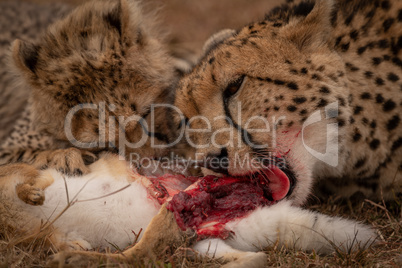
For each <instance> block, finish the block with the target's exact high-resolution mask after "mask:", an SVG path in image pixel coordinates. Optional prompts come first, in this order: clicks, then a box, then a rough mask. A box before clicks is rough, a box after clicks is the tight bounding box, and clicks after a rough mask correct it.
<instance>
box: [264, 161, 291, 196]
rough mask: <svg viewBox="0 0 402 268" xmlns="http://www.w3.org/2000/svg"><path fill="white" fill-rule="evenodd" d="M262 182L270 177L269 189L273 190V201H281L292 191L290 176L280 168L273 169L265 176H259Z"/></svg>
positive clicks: (266, 172)
mask: <svg viewBox="0 0 402 268" xmlns="http://www.w3.org/2000/svg"><path fill="white" fill-rule="evenodd" d="M261 176H262V177H263V178H260V180H262V181H263V180H264V179H265V177H268V180H269V188H270V190H271V194H272V199H273V200H275V201H279V200H281V199H283V198H285V196H286V195H287V194H288V192H289V189H290V181H289V178H288V176H286V174H285V173H284V172H283V171H282V170H281V169H280V168H278V167H275V166H274V167H272V168H271V169H269V170H267V171H265V174H264V175H259V177H261Z"/></svg>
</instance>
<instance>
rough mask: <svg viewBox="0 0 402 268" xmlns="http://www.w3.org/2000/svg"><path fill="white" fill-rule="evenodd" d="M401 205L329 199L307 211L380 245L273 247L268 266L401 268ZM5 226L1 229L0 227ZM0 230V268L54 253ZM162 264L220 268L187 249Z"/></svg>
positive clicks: (36, 262)
mask: <svg viewBox="0 0 402 268" xmlns="http://www.w3.org/2000/svg"><path fill="white" fill-rule="evenodd" d="M401 201H402V200H400V199H399V200H396V201H395V202H392V203H388V204H385V203H384V202H380V203H374V202H371V201H368V200H366V201H364V202H362V203H360V204H359V205H351V204H350V203H345V204H341V205H340V203H342V202H340V201H339V200H334V199H329V200H328V201H327V202H326V203H321V204H317V203H316V204H311V205H309V206H308V207H309V208H310V209H313V210H317V211H320V212H322V213H325V214H327V215H332V216H335V215H342V216H344V217H348V218H352V219H356V220H359V221H362V222H365V223H367V224H369V225H371V226H373V227H374V228H376V230H377V231H378V236H379V243H378V244H377V245H374V246H371V247H370V248H369V249H367V250H360V251H356V252H343V251H340V250H337V251H336V252H335V253H334V254H331V255H329V256H321V255H317V254H315V253H314V252H311V253H306V252H301V251H294V250H288V249H286V248H280V247H278V246H273V247H271V248H268V249H266V254H267V260H268V266H270V267H271V266H275V267H276V266H282V267H325V266H331V267H333V266H338V267H339V266H353V267H401V266H402V229H401V227H402V225H401V224H402V214H401V204H402V203H401ZM1 226H4V225H1ZM1 228H2V229H1V230H0V238H1V240H0V267H33V266H35V267H44V266H46V260H47V258H48V257H49V255H51V254H53V253H54V252H53V251H52V250H51V249H48V248H46V246H45V245H44V243H43V239H37V240H36V241H34V242H32V243H30V244H25V245H23V244H18V245H15V246H10V242H12V241H14V239H15V234H14V233H13V232H12V231H10V230H4V227H1ZM161 256H162V258H161V260H160V261H158V262H156V263H154V264H153V265H151V266H155V267H166V268H167V267H219V266H220V265H221V264H222V260H217V259H208V258H205V257H197V256H196V255H195V253H194V252H193V251H192V250H191V249H189V248H179V249H177V250H175V251H174V252H169V251H168V250H167V252H164V253H161ZM106 266H107V267H109V266H111V267H138V266H144V267H149V265H144V264H143V263H142V262H141V261H140V262H136V263H135V264H133V263H115V262H114V261H113V260H107V261H106V262H105V261H102V260H94V261H93V262H91V263H88V267H106Z"/></svg>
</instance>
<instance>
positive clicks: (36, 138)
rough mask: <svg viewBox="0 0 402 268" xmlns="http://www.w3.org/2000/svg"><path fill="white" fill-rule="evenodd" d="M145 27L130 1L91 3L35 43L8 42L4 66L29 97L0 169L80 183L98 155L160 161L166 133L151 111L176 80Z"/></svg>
mask: <svg viewBox="0 0 402 268" xmlns="http://www.w3.org/2000/svg"><path fill="white" fill-rule="evenodd" d="M153 20H154V17H152V16H147V15H143V14H142V12H141V8H140V6H139V4H138V3H137V2H136V1H130V0H101V1H91V2H87V3H85V4H83V5H81V6H79V7H77V8H76V9H75V10H74V11H72V12H71V13H70V14H69V15H67V16H66V17H65V18H63V19H61V20H60V21H57V22H56V23H54V24H53V25H51V26H50V27H49V28H48V30H47V31H46V33H45V34H44V35H43V36H42V38H41V39H40V41H38V42H36V43H30V42H27V41H22V40H16V41H15V42H14V43H13V45H12V59H13V62H14V65H15V68H16V72H17V73H19V74H20V76H21V79H22V80H23V81H24V82H25V83H26V84H27V86H29V87H30V88H31V97H30V100H29V107H28V108H27V111H26V112H25V114H24V119H22V120H20V121H19V122H18V123H17V126H16V128H15V132H14V133H13V134H12V135H11V137H10V138H9V139H8V140H6V141H5V142H4V143H3V145H2V147H1V150H0V164H5V163H12V162H24V163H29V164H32V165H34V166H35V167H37V168H45V167H55V168H57V169H59V170H60V171H62V172H65V173H67V174H70V175H72V174H75V175H80V174H83V173H87V172H88V171H89V169H88V168H87V166H86V163H90V162H93V161H94V160H95V159H96V153H97V152H98V151H102V150H111V151H120V153H121V154H123V155H124V156H129V155H130V153H137V154H139V155H141V156H147V157H159V156H162V155H164V154H165V152H166V150H165V149H163V148H162V147H163V145H166V144H168V143H169V142H170V141H171V140H174V138H173V136H174V134H173V133H174V131H171V129H170V124H169V121H170V118H169V116H168V113H167V111H166V109H165V108H163V107H156V108H155V104H157V105H159V106H162V104H169V103H172V102H173V97H174V90H173V89H174V85H175V83H176V80H177V73H176V72H175V66H174V63H173V61H172V59H171V58H170V56H169V55H168V53H167V52H166V49H165V46H164V45H163V43H162V41H161V39H162V36H161V34H160V33H158V32H157V31H156V30H155V27H154V25H153V24H154V21H153ZM151 145H152V146H151Z"/></svg>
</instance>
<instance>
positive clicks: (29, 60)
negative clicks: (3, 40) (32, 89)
mask: <svg viewBox="0 0 402 268" xmlns="http://www.w3.org/2000/svg"><path fill="white" fill-rule="evenodd" d="M11 50H12V57H13V60H14V63H15V65H16V66H17V68H18V69H19V70H21V71H22V72H23V73H24V74H28V75H32V74H34V73H35V71H36V67H37V64H38V58H39V46H37V45H35V44H32V43H30V42H26V41H22V40H19V39H17V40H15V41H14V42H13V44H12V48H11Z"/></svg>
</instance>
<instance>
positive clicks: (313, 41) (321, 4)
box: [283, 0, 334, 51]
mask: <svg viewBox="0 0 402 268" xmlns="http://www.w3.org/2000/svg"><path fill="white" fill-rule="evenodd" d="M333 8H334V1H333V0H317V1H316V3H315V5H314V8H313V9H312V10H311V12H310V13H309V14H308V15H307V16H306V17H305V18H303V19H302V20H298V21H293V22H290V23H289V24H288V25H286V26H285V27H284V28H283V33H284V34H285V36H286V37H287V38H288V39H289V40H291V41H292V42H293V43H295V44H296V45H297V47H298V48H299V49H300V51H306V50H307V51H315V50H316V49H318V48H320V47H322V46H323V45H325V44H327V42H328V40H329V38H330V35H331V31H332V26H331V14H332V10H333Z"/></svg>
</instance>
